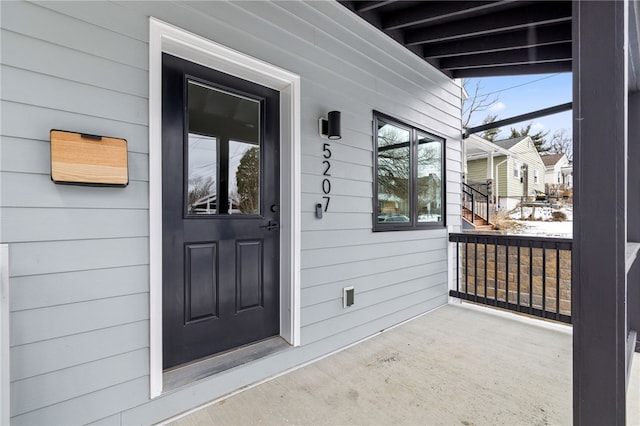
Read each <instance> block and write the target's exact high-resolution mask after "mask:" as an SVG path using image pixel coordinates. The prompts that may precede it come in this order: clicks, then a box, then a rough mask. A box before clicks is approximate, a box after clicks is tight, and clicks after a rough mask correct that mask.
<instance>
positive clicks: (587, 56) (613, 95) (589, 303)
mask: <svg viewBox="0 0 640 426" xmlns="http://www.w3.org/2000/svg"><path fill="white" fill-rule="evenodd" d="M627 14H628V0H623V1H574V2H573V120H574V121H573V141H574V150H573V152H574V154H575V157H574V160H575V162H574V173H575V176H576V178H575V181H574V211H575V212H576V214H575V215H574V232H573V235H574V237H573V238H574V242H573V254H572V272H573V279H572V286H571V288H572V304H571V305H572V318H573V423H574V425H604V424H607V425H623V424H625V408H626V402H625V397H626V362H625V358H626V357H625V353H626V338H627V324H626V310H627V308H626V306H625V296H626V285H627V281H626V271H625V248H626V238H627V235H626V217H625V215H626V154H627V153H626V149H627V101H628V94H627V90H628V89H627V73H626V67H627V52H626V50H625V33H626V19H627Z"/></svg>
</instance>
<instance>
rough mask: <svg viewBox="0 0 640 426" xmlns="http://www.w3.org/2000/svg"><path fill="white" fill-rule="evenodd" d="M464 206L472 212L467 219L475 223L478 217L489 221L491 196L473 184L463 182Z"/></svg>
mask: <svg viewBox="0 0 640 426" xmlns="http://www.w3.org/2000/svg"><path fill="white" fill-rule="evenodd" d="M462 207H464V208H465V209H466V210H467V211H468V212H470V217H467V219H468V220H469V221H470V222H471V223H475V222H476V219H477V218H480V219H483V220H484V221H485V222H487V223H489V196H488V195H487V194H483V193H482V192H480V191H478V190H477V189H475V188H473V187H472V186H469V185H467V184H466V183H464V182H463V183H462Z"/></svg>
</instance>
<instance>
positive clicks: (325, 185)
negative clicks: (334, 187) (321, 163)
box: [322, 179, 331, 194]
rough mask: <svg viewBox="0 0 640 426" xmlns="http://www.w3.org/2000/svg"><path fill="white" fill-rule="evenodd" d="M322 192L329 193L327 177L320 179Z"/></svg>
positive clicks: (329, 185) (329, 187)
mask: <svg viewBox="0 0 640 426" xmlns="http://www.w3.org/2000/svg"><path fill="white" fill-rule="evenodd" d="M322 192H324V193H325V194H330V193H331V181H330V180H329V179H325V180H323V181H322Z"/></svg>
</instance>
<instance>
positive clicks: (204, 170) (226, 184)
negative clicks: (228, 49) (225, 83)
mask: <svg viewBox="0 0 640 426" xmlns="http://www.w3.org/2000/svg"><path fill="white" fill-rule="evenodd" d="M187 97H188V99H187V102H188V114H189V118H188V120H189V130H188V132H189V133H188V136H189V144H188V149H187V153H186V157H187V160H186V161H187V176H186V179H187V182H186V185H187V191H186V194H187V196H186V210H187V215H216V214H248V215H257V214H260V175H261V173H260V163H261V161H260V158H261V155H260V154H261V152H260V139H261V135H260V102H258V101H256V100H254V99H248V98H246V97H243V96H240V95H237V94H233V93H229V92H226V91H223V90H219V89H217V88H214V87H210V86H207V85H205V84H201V83H199V82H196V81H192V80H189V82H188V92H187Z"/></svg>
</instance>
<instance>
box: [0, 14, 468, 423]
mask: <svg viewBox="0 0 640 426" xmlns="http://www.w3.org/2000/svg"><path fill="white" fill-rule="evenodd" d="M0 11H1V15H2V57H1V59H0V60H1V62H2V99H1V101H2V126H3V127H2V147H1V149H2V152H1V154H2V163H1V165H0V171H1V172H2V173H0V176H1V178H2V192H1V198H0V207H1V208H2V215H0V217H1V221H2V222H1V231H2V235H1V236H0V237H1V239H0V243H2V244H3V245H2V248H3V250H2V251H1V253H7V252H8V256H5V258H4V262H5V264H3V265H2V267H1V268H0V271H7V269H8V283H9V287H10V302H8V299H7V302H6V303H7V305H6V306H7V309H8V306H10V314H7V315H8V316H7V318H8V319H9V320H10V323H11V327H10V335H9V336H7V334H6V333H5V334H2V339H0V342H1V343H2V347H1V348H0V349H1V354H2V362H3V364H2V365H3V369H2V372H1V374H0V378H2V380H3V383H2V391H3V394H2V397H3V401H9V400H10V416H11V423H12V424H16V425H19V424H26V425H36V424H49V425H70V424H88V423H94V422H100V424H153V423H156V422H161V421H164V420H165V419H168V418H171V417H172V416H175V415H177V414H179V413H182V412H185V411H188V410H191V409H193V408H194V407H197V406H199V405H202V404H204V403H207V402H208V401H212V400H215V399H217V398H221V397H223V396H225V395H228V394H229V393H232V392H235V391H237V390H239V389H242V388H244V387H246V386H249V385H251V384H254V383H257V382H260V381H262V380H265V379H268V378H271V377H274V376H276V375H279V374H281V373H284V372H286V371H288V370H290V369H292V368H296V367H298V366H300V365H303V364H305V363H308V362H310V361H313V360H316V359H319V358H321V357H324V356H326V355H327V354H330V353H332V352H334V351H337V350H339V349H342V348H345V347H347V346H349V345H352V344H354V343H356V342H359V341H361V340H362V339H365V338H367V337H370V336H372V335H374V334H376V333H379V332H380V330H385V329H388V328H390V327H392V326H394V325H396V324H399V323H401V322H403V321H406V320H409V319H411V318H414V317H416V316H418V315H421V314H424V313H426V312H429V311H431V310H433V309H435V308H437V307H439V306H442V305H444V304H446V303H447V302H448V300H449V296H448V289H449V287H450V281H451V280H452V279H453V277H454V276H455V274H452V273H451V268H450V264H449V259H450V257H449V253H448V250H449V244H448V232H449V231H451V232H458V231H459V230H460V182H461V170H462V164H461V157H462V155H461V135H460V116H461V87H460V85H459V83H458V82H457V81H456V80H454V79H451V78H449V77H447V76H446V75H445V74H444V73H442V72H441V71H440V70H438V69H436V68H434V67H433V66H432V65H430V64H428V63H427V62H425V61H424V60H423V59H422V58H420V57H418V56H417V55H415V54H414V53H413V52H411V51H409V50H408V49H406V48H404V47H403V46H401V45H400V44H398V43H396V42H395V41H394V40H392V39H391V38H389V37H388V36H387V35H385V34H384V33H382V32H381V31H379V30H378V29H377V28H375V27H374V26H372V25H370V24H368V23H367V22H365V21H364V20H363V19H361V18H360V17H359V16H357V15H356V14H354V13H353V12H352V11H350V10H349V9H347V8H346V7H344V6H343V5H341V4H340V3H338V2H333V1H331V2H191V3H188V4H187V3H182V2H171V1H162V2H95V3H94V2H77V3H75V2H42V3H38V4H35V3H31V2H24V1H11V2H4V1H3V2H0ZM333 110H336V111H340V112H341V113H342V115H341V117H342V120H341V124H342V125H341V134H342V139H340V140H333V139H327V138H323V137H321V136H320V134H319V129H318V127H319V126H318V118H319V117H326V116H327V113H328V112H329V111H333ZM372 122H374V123H375V124H374V126H373V127H372ZM327 127H329V128H331V127H332V126H327ZM51 129H62V130H67V131H70V132H77V133H79V134H88V135H89V136H87V135H85V139H86V140H87V141H95V137H94V136H90V135H104V136H110V137H115V138H123V139H126V141H127V143H128V167H127V168H126V171H127V172H128V173H127V176H128V185H127V186H126V187H100V186H77V185H57V184H55V183H54V182H52V180H51V177H50V165H51V161H50V130H51ZM187 135H188V136H187ZM76 136H77V137H78V138H81V135H76ZM70 154H73V153H70ZM91 161H93V163H88V164H94V163H102V162H105V163H108V161H109V158H108V157H107V156H100V155H98V156H95V157H93V158H92V159H91ZM110 167H112V166H110V165H109V164H106V165H105V167H104V171H106V172H109V170H111V169H110ZM89 169H91V167H89ZM78 171H79V175H80V176H83V173H86V170H84V169H82V168H80V169H79V170H78ZM187 191H188V192H189V194H188V196H187V194H186V192H187ZM445 194H446V196H445ZM234 200H235V201H234ZM247 200H248V201H247ZM243 203H244V204H243ZM372 206H376V207H372ZM398 230H404V231H407V232H385V231H398ZM7 247H8V249H7ZM7 258H8V260H7ZM7 265H8V266H7ZM350 289H352V290H353V291H354V292H355V296H354V297H353V300H354V301H355V304H354V305H353V306H350V307H346V306H345V305H344V304H345V303H346V302H345V301H346V300H348V299H351V297H346V296H345V293H347V294H349V293H348V291H349V290H350ZM2 303H3V304H2V305H0V311H2V309H4V308H2V307H3V306H5V299H4V295H3V300H2ZM0 313H2V314H3V315H4V314H5V313H6V309H5V310H4V311H2V312H0ZM2 324H3V330H4V325H6V324H7V323H6V322H3V323H2ZM7 330H8V329H7ZM247 344H255V345H254V346H250V347H249V349H243V348H245V346H246V345H247ZM221 353H224V354H225V355H224V357H219V356H217V355H219V354H221ZM7 355H9V356H10V358H11V365H10V372H9V367H8V364H7V368H5V364H4V362H5V361H7ZM9 380H10V381H11V383H10V393H11V394H10V398H9V397H8V393H7V392H5V390H6V389H9V387H8V386H9V384H8V381H9ZM4 381H6V383H5V382H4ZM7 414H8V413H7V411H5V412H4V415H7ZM0 422H1V420H0Z"/></svg>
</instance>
